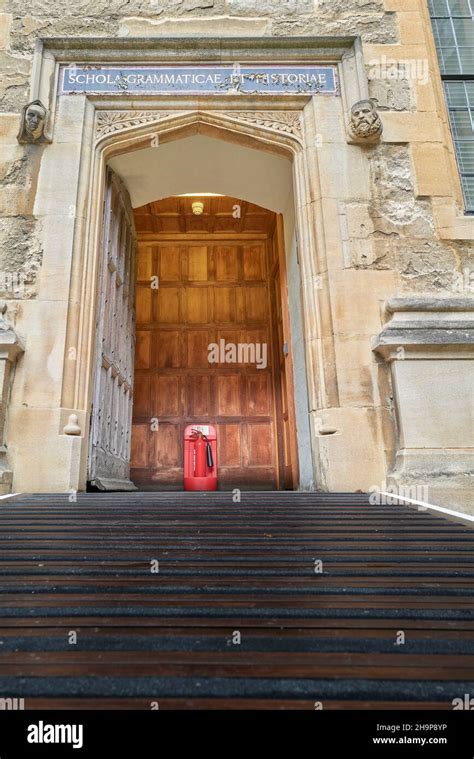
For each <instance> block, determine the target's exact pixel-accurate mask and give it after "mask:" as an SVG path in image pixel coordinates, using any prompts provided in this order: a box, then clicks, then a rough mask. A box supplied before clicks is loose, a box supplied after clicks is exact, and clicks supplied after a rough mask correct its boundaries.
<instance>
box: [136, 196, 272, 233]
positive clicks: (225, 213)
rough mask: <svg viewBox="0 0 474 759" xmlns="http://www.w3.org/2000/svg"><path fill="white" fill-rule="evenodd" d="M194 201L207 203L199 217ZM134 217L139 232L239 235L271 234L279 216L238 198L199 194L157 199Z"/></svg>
mask: <svg viewBox="0 0 474 759" xmlns="http://www.w3.org/2000/svg"><path fill="white" fill-rule="evenodd" d="M195 202H201V203H203V205H204V210H203V213H202V214H201V215H200V216H197V215H196V214H194V213H193V209H192V204H193V203H195ZM236 207H237V213H236ZM238 214H240V216H239V215H238ZM134 217H135V227H136V230H137V233H138V234H140V233H144V232H151V233H168V234H185V233H189V232H206V233H209V234H213V233H215V232H225V233H226V232H229V233H231V234H236V235H238V234H240V233H242V232H250V233H261V234H267V235H271V234H272V232H273V229H274V225H275V218H276V217H275V214H274V213H272V212H271V211H267V210H266V209H265V208H261V207H260V206H257V205H254V204H253V203H249V202H247V201H244V200H239V199H238V198H231V197H229V196H226V197H217V198H210V197H204V196H199V195H196V196H193V197H186V198H182V197H181V198H180V197H171V198H165V199H164V200H155V201H153V202H152V203H147V204H145V205H143V206H140V208H136V209H135V210H134Z"/></svg>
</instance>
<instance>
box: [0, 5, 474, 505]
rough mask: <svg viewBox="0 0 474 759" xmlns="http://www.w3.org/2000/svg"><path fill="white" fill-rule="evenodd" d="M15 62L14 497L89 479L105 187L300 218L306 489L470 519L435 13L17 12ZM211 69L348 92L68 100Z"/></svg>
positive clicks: (1, 91) (8, 86)
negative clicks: (194, 169) (129, 78)
mask: <svg viewBox="0 0 474 759" xmlns="http://www.w3.org/2000/svg"><path fill="white" fill-rule="evenodd" d="M0 55H1V61H2V63H1V76H0V139H1V145H2V150H1V154H0V187H1V195H0V198H1V199H0V256H1V261H0V275H1V281H0V288H1V293H0V296H1V298H2V316H1V324H0V327H1V332H0V335H1V351H2V352H1V366H2V375H1V376H2V421H1V426H0V429H1V434H2V441H1V442H2V447H1V466H2V489H3V492H5V493H7V492H10V491H11V490H12V489H13V491H15V492H19V491H33V492H65V493H66V492H71V491H76V490H84V489H85V488H86V484H87V482H88V480H90V471H89V467H90V460H91V437H90V436H91V432H90V430H91V427H93V426H94V414H96V413H97V404H96V403H95V401H94V397H95V396H94V393H95V392H96V391H97V387H98V384H97V383H98V381H99V380H98V379H97V376H98V363H97V362H98V361H99V363H100V357H99V353H100V350H99V351H98V346H97V340H96V336H97V325H98V323H99V321H100V314H101V313H102V311H103V309H104V305H103V303H104V301H103V293H102V292H101V287H100V285H99V282H100V271H101V252H102V253H103V251H104V248H103V243H101V240H103V226H104V217H103V207H104V193H105V192H106V172H107V167H110V168H111V169H113V171H114V172H115V174H116V175H118V177H119V178H120V180H121V182H122V183H123V185H124V188H125V189H124V191H125V192H127V193H128V194H129V196H130V198H131V205H132V206H134V207H138V206H142V205H144V204H146V203H150V202H151V201H152V200H154V199H157V200H158V199H159V198H166V197H174V196H177V195H180V194H185V193H188V192H198V191H199V192H204V191H209V192H213V193H216V194H219V195H224V196H229V197H237V198H241V199H242V200H243V201H246V202H250V203H252V204H255V205H257V206H260V207H262V208H265V209H269V210H270V211H272V212H274V213H276V214H279V215H280V216H281V218H282V219H283V222H284V248H285V253H284V258H285V262H286V264H285V265H286V270H287V279H288V291H289V297H288V300H289V308H288V325H287V330H288V334H287V335H286V337H287V339H286V340H285V346H286V349H288V344H289V345H290V350H291V352H292V355H293V365H292V367H291V372H292V384H291V388H292V393H293V395H294V397H293V399H292V402H293V403H294V406H295V418H296V422H295V430H296V432H295V435H296V441H295V442H294V445H295V446H296V448H295V450H296V453H295V455H296V456H297V458H298V459H299V467H298V471H299V474H298V476H297V477H296V478H295V480H294V483H293V486H294V487H295V488H298V487H300V488H305V489H321V490H331V491H356V490H364V491H366V490H375V489H378V490H381V491H386V490H387V488H389V487H390V485H393V486H395V487H397V488H399V489H400V488H406V489H407V491H406V492H408V490H409V489H410V488H419V489H422V490H413V489H412V490H411V491H410V493H411V495H413V494H419V493H420V492H421V493H423V494H425V495H426V497H425V498H419V500H429V501H430V502H431V503H435V504H439V505H443V506H446V507H448V508H457V509H460V510H464V511H471V512H473V511H474V509H473V506H472V501H473V499H472V492H473V473H474V395H473V393H474V391H473V388H474V371H473V368H474V363H473V358H474V353H473V350H474V348H473V344H474V299H473V291H474V218H473V217H472V216H470V215H469V213H467V212H466V211H468V210H469V209H468V208H467V204H466V199H465V195H463V186H462V183H461V179H460V174H459V167H458V162H457V159H456V154H455V149H454V143H453V135H452V132H451V128H450V121H449V114H448V109H447V105H446V100H445V95H444V91H443V84H442V81H441V77H440V67H439V63H438V57H437V52H436V46H435V40H434V37H433V32H432V24H431V21H430V12H429V8H428V6H427V4H426V2H425V0H345V2H339V1H338V0H332V1H330V0H319V2H314V0H272V2H266V0H130V1H128V2H123V0H108V1H107V2H101V0H96V2H90V0H79V1H78V2H76V3H74V4H71V3H68V2H65V0H54V2H52V0H31V2H30V3H29V4H28V7H27V8H25V5H24V3H20V2H19V1H18V0H3V2H2V3H1V15H0ZM204 64H205V65H210V66H213V65H214V66H215V65H218V64H219V65H225V66H228V67H232V70H234V71H235V70H237V71H239V70H240V69H239V68H238V67H252V66H256V65H260V66H262V65H269V66H270V65H271V66H280V67H281V66H285V65H288V66H308V65H318V64H321V65H323V66H330V67H333V69H334V71H335V72H336V77H337V91H336V92H334V93H332V94H324V93H315V94H311V93H308V92H307V91H304V90H303V91H300V92H296V91H295V92H286V93H284V94H281V93H280V94H278V93H276V94H275V93H265V94H262V93H261V92H259V91H258V89H257V91H256V92H254V93H249V92H246V91H238V89H237V90H236V91H235V92H232V91H231V92H225V93H221V92H214V93H212V94H206V95H204V94H203V95H197V94H196V93H195V92H194V93H193V92H188V91H186V90H185V89H184V90H178V91H176V92H174V93H171V94H170V93H164V94H163V93H155V94H149V93H141V92H131V91H129V90H128V89H127V88H126V87H125V88H123V89H121V90H118V91H116V92H114V93H112V94H111V93H109V92H105V91H104V92H100V91H89V92H76V94H61V88H60V85H61V83H60V81H59V75H60V72H62V71H63V68H64V67H69V68H72V69H73V70H74V69H76V70H81V71H82V70H83V68H84V67H86V70H90V71H94V70H95V71H97V70H99V69H97V67H101V66H102V67H105V66H112V65H113V66H115V67H118V68H120V67H121V66H122V67H126V66H132V65H133V66H136V67H140V66H141V67H146V66H150V65H155V66H161V65H168V66H175V67H176V66H177V67H179V66H183V65H187V66H189V67H194V68H195V69H198V68H199V67H200V66H203V65H204ZM87 67H90V68H87ZM236 67H237V68H236ZM471 73H472V72H471ZM35 103H36V106H35V105H32V104H35ZM27 106H29V109H28V107H27ZM364 108H365V109H366V114H365V115H364V113H363V110H364ZM42 109H43V110H42ZM153 139H155V140H156V142H157V145H159V146H160V147H158V149H157V150H156V158H155V157H153V158H152V157H151V156H152V154H151V153H146V152H145V151H151V150H152V149H153V147H152V142H151V141H152V140H153ZM188 140H190V141H191V142H189V143H188V145H189V146H190V147H191V146H195V147H194V150H191V151H188V153H186V155H188V156H189V155H195V156H196V160H198V159H199V156H203V155H206V156H207V158H206V161H205V162H204V161H203V162H202V165H201V174H200V176H201V179H202V183H203V184H202V185H201V186H199V187H196V186H195V185H193V186H190V185H189V183H187V180H186V176H187V174H186V172H187V170H188V168H189V164H188V163H186V165H181V163H180V161H182V160H183V159H180V154H183V155H184V146H185V143H186V142H187V141H188ZM193 140H200V142H192V141H193ZM220 143H223V144H224V145H225V146H226V147H225V149H224V148H223V149H222V153H220V152H219V150H218V149H217V148H216V147H215V146H216V145H218V144H220ZM213 146H214V149H213ZM181 147H183V153H182V151H181ZM160 151H163V152H162V153H160ZM173 151H174V152H173ZM206 151H207V152H206ZM226 151H227V152H226ZM239 151H240V152H239ZM217 154H219V156H221V159H220V160H221V164H222V161H224V164H223V165H220V168H219V172H217V168H216V166H215V165H214V163H213V161H215V160H217V159H216V158H215V156H217ZM154 155H155V154H153V156H154ZM237 155H238V156H239V160H238V161H234V163H233V156H234V157H235V156H237ZM140 156H141V158H140ZM147 156H148V157H149V158H147ZM222 156H224V158H223V157H222ZM145 158H146V160H145ZM160 161H166V162H167V163H166V165H167V166H169V165H173V166H174V167H175V169H174V170H173V171H170V170H168V174H167V175H166V176H164V174H163V171H162V169H161V168H160V167H161V166H162V164H161V163H160ZM170 161H174V164H170ZM225 161H228V163H225ZM147 163H148V164H149V167H150V168H149V172H150V174H149V175H147V174H146V172H147V170H148V169H147V166H146V164H147ZM236 164H238V165H236ZM252 165H253V166H257V165H258V166H259V167H260V169H261V170H260V171H258V172H257V171H256V172H254V173H252V170H251V167H252ZM226 167H227V169H226ZM206 171H207V174H206ZM151 172H153V175H152V174H151ZM217 176H219V179H217ZM176 177H181V180H180V181H179V182H178V181H177V180H176ZM246 177H247V181H246ZM144 188H145V189H144ZM154 192H155V193H156V194H155V196H154V197H153V193H154ZM132 284H133V283H132ZM128 339H129V343H130V346H132V344H134V341H133V337H129V338H128ZM110 371H111V372H112V373H113V372H114V367H112V368H111V369H110ZM99 373H100V372H99ZM126 382H127V380H126V379H125V380H123V382H121V384H120V387H121V388H123V387H125V385H126ZM124 383H125V385H124ZM120 392H122V390H121V391H120ZM105 402H106V403H107V402H109V403H112V401H111V400H110V399H109V401H107V397H106V401H105ZM132 402H133V401H132ZM114 413H118V412H116V411H114V412H110V413H109V416H110V414H112V416H113V414H114ZM112 423H113V419H112ZM122 427H123V428H125V427H126V424H125V425H122ZM121 434H128V432H122V433H121ZM129 444H130V441H126V442H125V446H124V447H123V448H122V458H124V460H125V464H126V463H127V455H128V454H127V450H129ZM105 479H106V480H107V478H105ZM115 479H116V480H118V479H120V477H118V476H117V477H115ZM110 480H111V482H112V480H114V474H113V473H112V475H111V477H110ZM109 485H110V483H109ZM112 485H113V482H112V484H111V485H110V486H112ZM116 486H118V485H117V483H116ZM398 492H400V490H399V491H398Z"/></svg>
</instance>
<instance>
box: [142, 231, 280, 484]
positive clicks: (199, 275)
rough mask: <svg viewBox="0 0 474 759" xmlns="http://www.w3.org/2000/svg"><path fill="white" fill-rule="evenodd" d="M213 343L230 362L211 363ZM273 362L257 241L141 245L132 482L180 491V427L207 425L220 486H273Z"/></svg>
mask: <svg viewBox="0 0 474 759" xmlns="http://www.w3.org/2000/svg"><path fill="white" fill-rule="evenodd" d="M154 277H155V279H154ZM156 277H158V283H157V280H156ZM150 283H152V284H154V285H155V286H156V284H158V288H157V289H155V288H154V287H153V286H151V285H150ZM221 341H222V342H221ZM211 345H217V346H219V347H220V346H222V345H224V346H226V350H228V346H229V345H234V346H237V356H236V358H237V360H236V362H235V363H234V362H231V363H230V362H229V363H227V362H218V363H212V362H211V363H210V361H209V358H210V354H209V346H211ZM252 345H253V346H255V348H254V351H255V354H254V356H253V355H252V351H251V350H250V351H249V350H247V352H246V351H245V349H244V348H242V350H241V351H240V355H239V348H238V346H252ZM257 345H260V346H261V347H260V349H258V348H257V347H256V346H257ZM263 346H266V347H265V348H263ZM265 350H266V362H265V361H264V360H263V356H264V352H265ZM258 351H260V352H259V353H258V356H259V358H260V360H259V362H258V363H259V364H260V366H261V368H258V367H257V361H254V362H252V361H251V360H248V359H251V358H252V357H255V359H257V352H258ZM231 352H232V351H231V350H229V352H228V353H223V354H222V356H220V357H223V356H225V357H228V358H232V356H231ZM239 359H241V360H239ZM273 362H274V356H273V338H272V308H271V293H270V279H269V262H268V244H267V241H266V240H265V239H258V240H251V239H250V240H249V239H246V240H245V241H241V240H240V239H238V238H237V237H236V238H234V239H229V240H224V241H223V240H221V239H220V240H215V239H213V238H212V236H210V237H209V238H208V239H202V238H200V239H193V238H192V237H190V235H181V236H177V238H176V239H175V240H173V241H165V240H163V241H157V242H139V247H138V280H137V348H136V373H135V402H134V418H133V435H132V479H133V480H134V482H135V483H137V484H138V485H142V486H145V485H148V486H150V485H155V486H162V487H177V488H179V487H181V486H182V478H183V432H184V428H185V427H186V426H187V425H188V424H199V423H200V424H206V423H212V424H215V425H216V426H217V437H218V472H219V485H220V487H221V488H226V487H228V488H231V487H234V486H235V487H239V486H247V487H263V488H275V487H278V484H279V474H278V457H277V453H278V446H277V439H278V431H277V428H278V424H279V420H278V419H277V417H276V404H275V387H274V377H273V367H274V363H273ZM264 363H265V366H264V365H263V364H264Z"/></svg>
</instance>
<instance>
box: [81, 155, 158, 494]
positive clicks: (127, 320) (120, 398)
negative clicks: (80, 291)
mask: <svg viewBox="0 0 474 759" xmlns="http://www.w3.org/2000/svg"><path fill="white" fill-rule="evenodd" d="M101 253H102V255H101V261H100V271H99V295H100V299H99V304H98V309H97V320H96V363H95V365H96V376H95V380H94V391H93V401H92V420H91V433H90V447H89V462H88V480H89V481H90V482H91V483H92V484H93V485H95V486H97V487H99V488H100V489H102V490H109V489H114V490H130V489H132V488H133V485H132V483H131V482H130V445H131V421H132V393H133V379H134V366H133V365H134V356H135V303H134V300H135V233H134V225H133V213H132V209H131V205H130V199H129V197H128V193H127V190H126V189H125V187H124V186H123V184H122V183H121V181H120V179H119V178H118V176H116V175H115V174H114V173H113V172H112V171H111V170H110V169H109V170H108V171H107V181H106V190H105V201H104V222H103V233H102V248H101ZM145 264H146V261H145ZM146 297H147V296H145V298H144V300H142V301H141V309H142V313H141V318H144V316H147V315H148V313H149V311H147V310H146V307H147V300H146ZM139 357H140V358H139V363H140V364H142V365H143V362H144V361H145V362H146V360H147V351H146V348H145V347H144V345H143V343H140V349H139ZM140 392H141V393H142V394H143V393H146V387H145V388H140ZM140 402H143V399H141V400H140ZM140 402H139V404H138V406H140ZM137 460H141V461H143V456H142V454H140V455H139V456H138V459H137Z"/></svg>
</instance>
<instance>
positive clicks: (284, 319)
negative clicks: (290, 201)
mask: <svg viewBox="0 0 474 759" xmlns="http://www.w3.org/2000/svg"><path fill="white" fill-rule="evenodd" d="M269 260H270V280H271V296H272V312H273V323H274V333H273V334H274V342H275V348H274V354H275V375H274V376H275V386H276V388H277V390H276V401H277V413H278V415H279V418H280V420H281V427H280V438H279V441H278V442H279V459H280V470H281V481H280V484H281V487H282V488H285V489H286V490H292V489H294V488H296V487H297V486H298V479H299V471H298V441H297V437H296V415H295V405H294V380H293V356H292V350H291V333H290V315H289V311H288V284H287V278H286V262H285V245H284V237H283V219H282V216H281V214H278V216H277V220H276V225H275V231H274V233H273V237H272V240H271V242H270V253H269Z"/></svg>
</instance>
